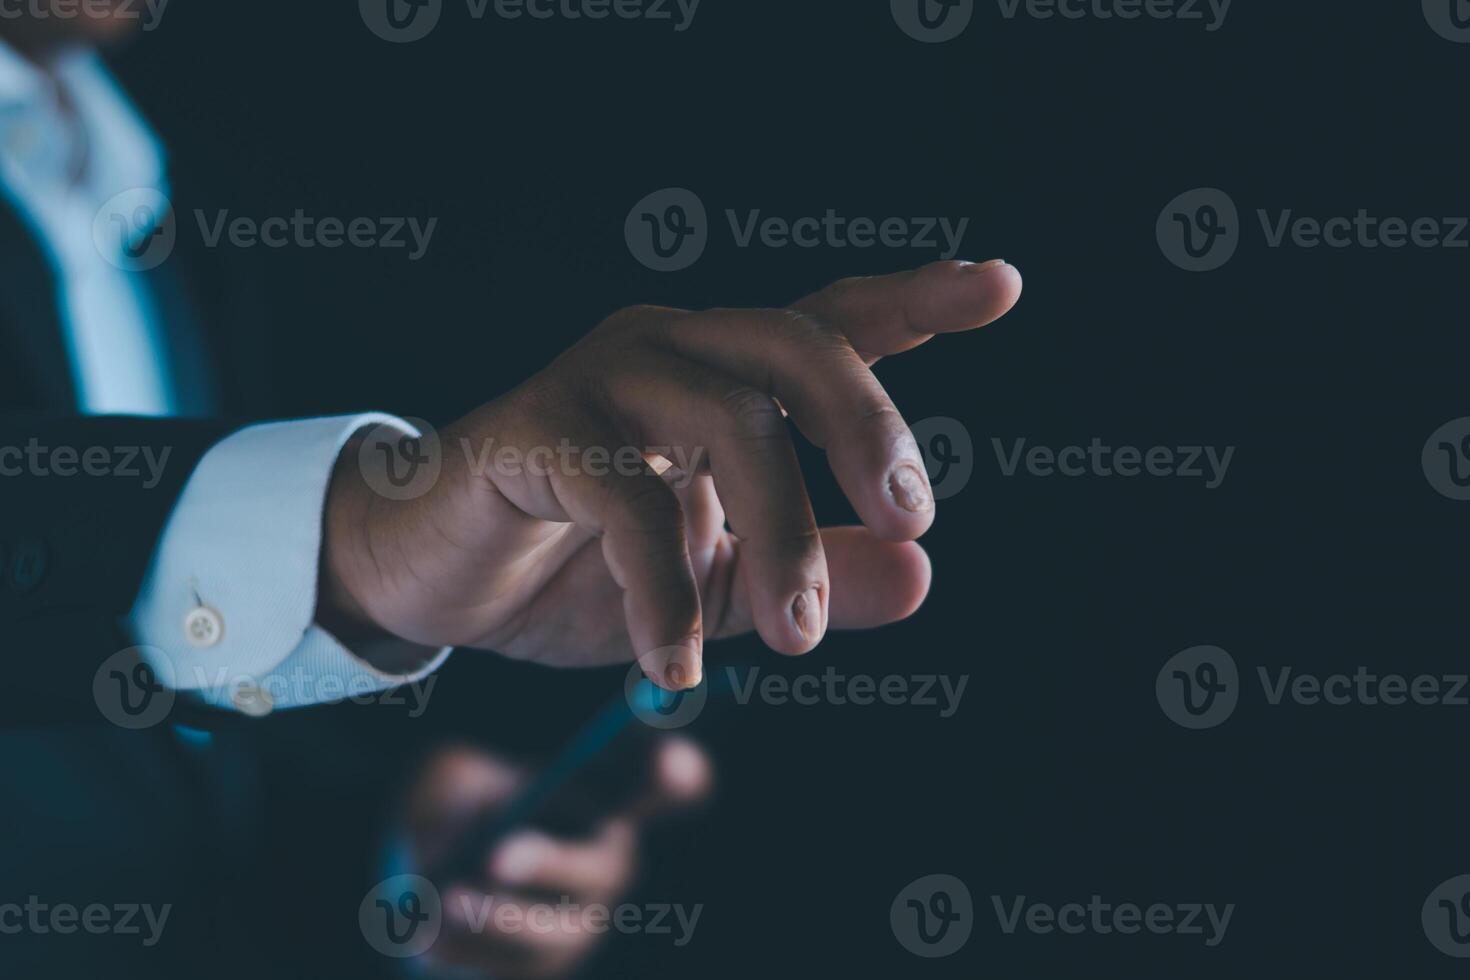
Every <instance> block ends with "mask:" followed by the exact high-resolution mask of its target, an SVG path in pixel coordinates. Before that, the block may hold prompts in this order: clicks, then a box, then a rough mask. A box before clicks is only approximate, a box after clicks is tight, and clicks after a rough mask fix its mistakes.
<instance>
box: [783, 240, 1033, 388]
mask: <svg viewBox="0 0 1470 980" xmlns="http://www.w3.org/2000/svg"><path fill="white" fill-rule="evenodd" d="M1020 297H1021V273H1020V271H1019V270H1017V269H1016V267H1015V266H1013V265H1010V264H1009V263H1007V262H1006V261H1005V260H1004V259H994V260H992V261H990V262H981V263H979V264H976V263H973V262H934V263H931V264H929V265H926V266H922V267H920V268H918V269H911V270H909V271H908V272H898V273H894V274H893V275H887V276H866V277H859V278H855V279H842V280H839V281H838V282H834V283H833V284H832V285H830V286H828V287H827V288H825V289H822V290H820V291H819V292H816V293H813V294H812V295H810V296H808V297H806V298H805V299H802V300H799V301H797V302H796V303H793V304H792V305H791V308H792V309H794V310H800V311H801V312H803V313H809V314H812V315H813V316H816V317H818V318H820V319H822V320H824V321H826V322H827V323H832V324H837V325H839V326H840V327H841V328H842V331H843V333H845V334H846V335H847V339H848V340H849V341H850V342H851V343H852V346H853V347H854V348H855V349H856V350H857V352H858V353H859V354H860V355H862V357H863V358H864V359H865V360H867V361H868V362H869V363H870V364H871V363H872V362H873V361H876V360H877V359H878V358H880V357H887V356H888V355H890V354H898V353H901V352H903V351H906V350H910V349H912V348H914V347H918V346H919V345H920V344H922V343H924V342H925V341H927V340H929V338H931V337H933V336H934V335H935V334H939V333H958V332H961V331H964V330H974V329H975V328H977V327H983V326H985V325H986V324H987V323H992V322H994V321H995V320H997V319H999V318H1000V317H1002V316H1004V315H1005V313H1006V312H1007V311H1009V310H1010V308H1011V307H1013V306H1015V305H1016V301H1017V300H1018V299H1020Z"/></svg>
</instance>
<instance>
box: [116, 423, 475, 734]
mask: <svg viewBox="0 0 1470 980" xmlns="http://www.w3.org/2000/svg"><path fill="white" fill-rule="evenodd" d="M383 424H387V425H393V426H396V427H400V428H402V429H403V431H404V432H405V433H406V434H409V435H417V434H418V433H417V432H415V430H414V428H413V426H411V425H409V424H408V423H406V422H404V421H402V420H401V419H397V418H394V417H393V416H391V415H382V414H377V413H368V414H363V415H343V416H333V417H329V418H317V419H303V420H300V421H292V422H270V423H266V424H263V425H254V426H250V427H249V428H246V429H242V430H240V431H239V432H236V433H235V434H233V435H231V436H229V437H228V438H226V439H224V440H222V441H221V442H219V443H218V444H216V445H215V446H214V447H213V448H211V449H210V450H209V452H207V453H206V454H205V455H204V457H203V459H201V460H200V462H199V465H198V466H197V467H196V468H195V470H194V472H193V474H192V475H191V476H190V477H189V482H188V483H187V484H186V485H185V487H184V492H183V494H182V495H181V496H180V497H179V500H178V503H177V504H176V505H175V507H174V511H173V514H172V515H171V516H170V517H169V521H168V524H167V526H166V527H165V529H164V532H163V536H162V537H161V538H160V539H159V544H158V548H157V550H156V551H155V552H154V555H153V563H152V566H151V567H150V569H149V572H148V575H147V577H146V578H145V579H144V582H143V588H142V591H141V592H140V593H139V595H138V600H137V602H136V603H135V604H134V606H133V609H132V612H131V613H130V614H129V625H130V626H131V629H132V632H133V635H134V637H135V638H136V642H137V643H139V644H140V645H141V646H142V647H143V648H144V653H145V656H146V657H147V659H148V660H149V663H150V666H152V667H153V669H154V672H155V674H156V675H157V676H158V679H159V680H160V681H162V682H163V683H165V684H167V685H169V686H170V687H172V688H174V689H175V690H178V691H187V692H190V693H192V694H194V695H196V696H197V697H199V698H200V699H201V700H203V701H205V702H207V703H208V704H211V705H213V706H215V707H218V708H225V709H229V710H235V711H241V712H244V713H246V714H252V715H259V714H266V713H268V712H269V711H270V710H272V709H273V708H296V707H302V706H304V705H312V704H323V703H328V702H334V701H341V700H344V699H347V698H358V697H365V696H367V695H370V694H373V693H376V692H379V691H385V690H388V689H390V688H394V687H398V686H399V685H402V684H410V683H413V682H416V681H418V680H420V679H422V678H424V677H426V676H428V675H429V674H431V673H433V671H435V670H437V669H438V668H439V666H440V665H441V664H442V663H443V662H444V660H445V658H446V657H448V656H449V649H448V648H445V649H442V650H439V651H437V653H434V652H432V651H426V654H429V655H428V656H427V657H426V662H425V664H424V666H423V667H421V668H420V669H418V670H415V671H414V672H413V673H411V674H401V675H399V674H388V673H384V672H383V671H380V670H377V669H376V668H374V667H373V666H372V665H371V664H369V663H368V662H367V661H365V660H363V659H361V658H359V657H357V656H355V655H354V654H353V653H352V652H351V651H350V650H348V649H347V648H346V647H345V646H343V645H342V644H341V643H340V642H338V641H337V639H336V638H335V637H334V636H332V635H331V634H330V633H328V632H327V631H326V630H325V629H323V628H322V627H320V626H318V625H317V624H316V623H315V622H314V617H315V615H316V602H317V576H318V570H319V567H320V558H321V547H322V513H323V509H324V508H325V506H326V497H327V488H328V485H329V484H330V482H331V479H332V472H333V470H334V468H335V467H336V464H337V458H338V456H339V455H340V454H341V451H342V447H343V446H345V445H346V444H347V441H348V440H349V439H351V438H352V436H353V434H354V433H356V432H358V431H359V430H361V429H363V428H365V427H368V426H373V425H383Z"/></svg>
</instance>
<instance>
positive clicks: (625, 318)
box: [596, 303, 682, 336]
mask: <svg viewBox="0 0 1470 980" xmlns="http://www.w3.org/2000/svg"><path fill="white" fill-rule="evenodd" d="M681 315H682V314H681V311H679V310H674V309H670V308H669V307H666V306H654V305H652V304H650V303H637V304H634V305H633V306H625V307H623V308H622V309H620V310H617V311H616V312H614V313H612V314H611V315H609V316H608V317H607V318H606V319H605V320H603V321H602V323H600V324H599V325H598V327H597V331H596V332H598V333H601V334H605V335H608V334H610V335H614V336H627V335H629V334H635V333H641V332H644V331H657V330H661V329H665V328H666V327H667V326H668V325H669V324H671V323H673V322H674V321H676V320H678V319H679V317H680V316H681Z"/></svg>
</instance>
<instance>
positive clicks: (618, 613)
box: [321, 261, 1021, 689]
mask: <svg viewBox="0 0 1470 980" xmlns="http://www.w3.org/2000/svg"><path fill="white" fill-rule="evenodd" d="M1020 291H1021V277H1020V273H1018V272H1017V271H1016V270H1015V268H1014V267H1012V266H1009V265H1007V264H1005V263H1004V262H1000V261H997V262H992V263H984V264H981V265H974V264H968V263H962V262H940V263H936V264H933V265H929V266H925V267H923V268H921V269H918V270H915V271H912V272H905V273H899V274H897V275H892V276H883V277H877V278H866V279H848V280H843V281H841V282H838V283H836V284H834V285H832V286H829V287H828V288H826V289H824V290H822V291H821V292H818V293H816V294H814V295H812V296H809V297H807V298H806V299H804V300H801V301H800V302H798V303H795V304H793V305H792V307H790V308H789V309H776V310H710V311H706V312H688V311H684V310H672V309H662V308H655V307H633V308H630V309H626V310H623V311H621V312H619V313H617V314H614V315H613V316H612V317H611V318H609V319H608V320H607V321H606V322H605V323H603V324H602V325H601V326H599V327H598V328H597V329H596V330H594V331H592V333H590V334H589V335H587V336H586V337H584V338H583V339H582V340H581V341H580V342H579V343H578V344H576V345H575V346H574V347H572V348H571V349H570V350H568V351H567V352H566V353H564V354H563V355H562V356H561V357H559V358H558V359H557V360H556V361H555V362H554V363H553V364H552V365H551V366H550V367H548V368H546V369H545V370H544V371H542V372H541V373H540V374H538V375H536V376H535V377H533V378H531V379H530V380H529V381H528V382H526V383H525V384H523V385H522V386H521V387H519V388H517V389H516V390H515V391H513V392H511V393H510V394H508V395H506V396H504V397H503V398H499V399H497V400H496V401H494V402H491V403H489V404H488V405H485V406H484V407H482V408H480V409H478V410H477V411H475V412H472V413H471V414H470V415H468V416H467V417H465V418H463V419H460V420H459V421H458V422H456V423H454V424H453V425H452V426H449V427H448V428H446V429H445V430H443V431H442V432H441V433H440V436H441V444H442V445H443V446H444V447H445V451H444V453H443V472H442V474H441V475H440V477H439V479H438V481H437V483H436V484H435V485H434V486H433V488H432V489H431V490H429V491H428V492H427V493H425V494H424V495H422V496H420V497H418V498H415V499H411V500H402V501H399V500H390V499H387V498H385V497H383V496H380V495H377V494H375V493H373V492H372V490H371V489H370V488H369V487H368V486H367V484H366V481H365V480H364V479H363V476H362V474H361V472H360V471H359V470H358V467H357V455H358V454H357V453H356V452H355V451H349V452H348V453H345V454H344V456H343V459H344V462H343V463H342V465H341V466H340V467H339V470H338V473H337V476H336V479H335V480H334V481H333V487H332V490H331V492H330V494H329V499H328V504H327V515H326V520H327V530H326V544H325V548H324V560H323V583H322V590H321V592H322V597H323V604H324V606H325V608H326V611H325V613H324V621H327V618H331V619H337V620H344V619H345V620H346V621H348V622H351V623H357V624H362V625H368V626H372V627H376V628H378V629H381V630H383V631H386V632H387V633H389V634H392V635H393V636H396V637H398V638H400V639H403V640H408V641H412V642H414V643H420V644H426V645H430V646H443V645H455V646H470V647H482V648H487V649H493V650H496V651H499V652H501V653H504V654H507V655H510V656H513V657H519V658H523V659H527V660H533V661H539V662H541V663H545V664H551V665H561V666H569V665H576V666H582V665H601V664H608V663H616V662H627V661H629V660H631V659H634V658H635V657H636V658H637V659H638V660H639V661H640V662H641V663H642V665H643V668H644V670H645V671H646V672H647V673H648V675H649V676H650V677H651V678H652V679H653V680H654V682H655V683H658V684H660V685H662V686H664V687H666V688H670V689H679V688H684V687H692V686H694V685H695V684H697V683H698V682H699V680H700V677H701V675H702V654H703V644H704V641H705V639H706V638H707V637H708V638H718V637H724V636H732V635H735V634H739V633H743V632H746V631H749V630H750V629H752V628H754V629H755V630H757V631H758V632H759V633H760V636H761V639H763V640H764V641H765V642H766V644H767V645H769V646H770V647H772V648H773V649H775V650H778V651H780V652H782V653H787V654H797V653H804V652H806V651H808V650H810V649H811V648H812V647H814V646H815V645H816V644H817V642H818V641H819V640H820V639H821V638H822V635H823V634H824V632H825V631H826V630H827V628H828V626H829V625H832V626H836V627H838V628H863V627H872V626H877V625H881V624H884V623H888V622H892V621H895V620H898V619H902V618H903V617H905V616H907V615H909V614H910V613H912V612H913V611H914V610H915V609H916V608H918V606H919V604H920V602H922V601H923V598H924V595H925V594H926V592H927V591H928V586H929V574H930V573H929V563H928V559H927V557H926V556H925V554H924V553H923V551H922V550H921V549H920V548H919V547H918V546H917V545H916V544H913V543H912V542H913V541H914V539H916V538H918V537H919V535H921V534H922V533H923V532H924V531H925V530H927V529H928V527H929V525H930V524H931V523H932V521H933V520H934V499H933V495H932V493H931V491H930V488H929V481H928V477H927V474H926V473H925V470H924V463H923V460H922V458H921V457H920V455H919V451H918V447H917V446H916V445H915V443H914V440H913V437H912V436H911V434H910V432H909V429H908V426H907V425H906V424H905V422H904V419H903V417H902V416H901V415H900V414H899V412H898V409H897V408H895V407H894V405H893V402H892V401H890V400H889V397H888V395H887V393H886V392H884V390H883V387H882V385H880V384H879V383H878V380H877V378H876V377H874V375H873V372H872V371H871V370H870V368H871V367H872V365H873V364H874V363H875V362H876V361H877V360H878V359H879V357H882V356H887V355H891V354H898V353H901V352H903V351H906V350H909V349H911V348H913V347H917V346H919V345H920V344H922V343H924V342H926V341H927V340H929V339H930V338H931V337H932V336H933V335H934V334H938V333H953V332H957V331H963V330H969V329H972V328H974V327H979V326H982V325H984V324H986V323H989V322H991V321H992V320H995V319H996V318H997V317H999V316H1001V315H1002V314H1004V313H1005V312H1006V311H1007V310H1009V309H1010V308H1011V307H1012V306H1013V305H1014V304H1015V302H1016V300H1017V298H1018V297H1019V295H1020ZM786 412H789V414H790V418H791V421H792V422H794V423H795V425H796V427H797V428H798V429H799V430H800V431H801V432H802V434H803V435H805V436H806V438H807V439H809V440H811V441H812V442H813V443H815V444H816V445H817V446H820V447H822V448H824V449H825V450H826V451H827V458H828V461H829V463H830V465H831V467H832V470H833V472H834V474H835V475H836V477H837V480H838V482H839V483H840V485H841V486H842V489H843V492H844V493H845V494H846V495H847V497H848V499H849V500H850V501H851V502H852V505H853V507H854V508H855V509H856V511H857V513H858V515H859V517H860V518H861V520H862V522H863V525H864V526H863V527H850V528H830V529H825V530H821V531H819V530H818V528H817V524H816V521H815V519H814V518H813V515H812V507H811V502H810V501H809V500H808V499H807V492H806V487H805V484H804V482H803V479H802V474H801V470H800V468H799V466H798V464H797V458H796V451H795V447H794V445H793V443H792V438H791V433H790V429H789V427H788V425H787V422H786V418H785V417H784V414H785V413H786ZM564 442H569V443H570V445H571V446H573V447H577V448H578V449H579V450H581V451H582V452H583V453H584V454H585V453H591V452H596V453H598V454H599V458H600V459H601V460H602V462H603V465H602V466H600V467H599V466H597V465H595V463H594V460H593V459H591V458H588V457H583V458H582V459H581V460H579V465H576V466H566V465H562V464H561V463H557V464H554V465H549V466H542V467H539V468H534V469H537V470H539V471H537V472H533V467H529V466H528V467H523V468H520V469H518V470H517V471H514V472H504V471H502V470H501V468H500V467H497V466H494V465H491V466H489V467H477V466H475V465H472V459H473V458H474V457H476V456H478V455H479V454H480V453H482V452H483V453H484V457H481V458H492V459H493V456H494V452H498V451H500V450H502V449H505V448H509V449H511V450H514V451H518V453H519V454H520V458H521V459H525V460H534V459H535V458H536V457H535V456H533V455H532V454H533V453H535V452H536V451H538V450H540V451H543V452H549V451H550V450H552V449H555V448H556V447H558V446H560V445H562V444H563V443H564ZM461 446H465V447H472V450H473V451H472V453H470V454H467V453H465V452H460V451H457V448H456V447H461ZM627 447H633V448H634V449H635V450H636V452H635V453H634V460H635V463H636V468H635V470H634V471H632V472H627V473H619V472H615V471H613V470H612V469H611V468H609V467H608V466H607V465H606V460H607V458H608V456H609V455H611V454H615V453H617V452H618V451H620V450H622V449H624V448H627ZM654 447H659V448H660V453H661V455H662V456H663V457H664V458H665V459H676V460H694V459H698V460H701V465H700V466H698V467H693V466H692V465H691V468H692V469H694V470H695V472H694V473H688V474H686V473H682V472H681V471H679V470H676V469H670V470H666V471H665V472H663V474H662V476H660V475H659V472H658V470H660V469H663V467H664V466H665V462H664V461H662V460H657V459H656V460H652V462H653V464H654V465H652V466H650V465H645V464H643V463H642V462H641V457H639V455H638V454H639V453H644V454H646V453H648V452H649V451H650V450H652V449H653V448H654ZM487 450H489V451H487ZM467 456H468V457H470V458H467ZM542 458H543V459H548V457H547V456H543V457H542ZM706 464H707V465H706ZM727 521H728V524H729V530H726V522H727Z"/></svg>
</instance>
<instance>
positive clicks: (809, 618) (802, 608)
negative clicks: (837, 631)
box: [791, 589, 822, 643]
mask: <svg viewBox="0 0 1470 980" xmlns="http://www.w3.org/2000/svg"><path fill="white" fill-rule="evenodd" d="M791 619H792V621H793V622H795V623H796V629H797V632H799V633H800V634H801V635H802V636H803V637H804V638H805V639H806V641H807V642H808V643H811V642H814V641H815V640H816V639H817V637H818V636H819V635H820V634H821V632H822V599H821V597H820V596H819V595H818V594H817V590H816V589H807V590H806V591H805V592H803V593H801V595H799V596H797V597H796V598H795V599H793V600H791Z"/></svg>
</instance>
